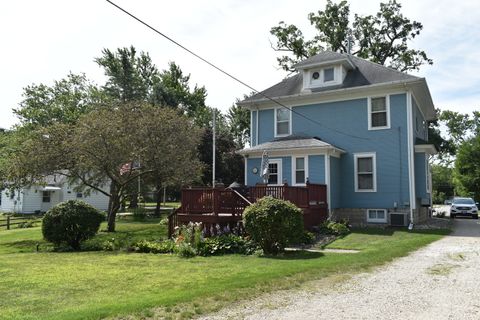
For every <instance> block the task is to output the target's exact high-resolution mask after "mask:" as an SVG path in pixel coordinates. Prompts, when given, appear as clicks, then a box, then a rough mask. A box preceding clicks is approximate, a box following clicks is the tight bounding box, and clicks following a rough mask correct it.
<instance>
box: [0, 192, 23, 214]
mask: <svg viewBox="0 0 480 320" xmlns="http://www.w3.org/2000/svg"><path fill="white" fill-rule="evenodd" d="M14 192H15V196H14V198H13V199H11V198H10V190H7V189H5V190H2V193H1V197H2V205H1V206H0V211H1V212H20V211H21V210H22V207H21V203H22V201H21V200H22V195H21V193H20V192H19V190H14Z"/></svg>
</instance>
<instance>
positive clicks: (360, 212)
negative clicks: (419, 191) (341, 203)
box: [331, 208, 428, 227]
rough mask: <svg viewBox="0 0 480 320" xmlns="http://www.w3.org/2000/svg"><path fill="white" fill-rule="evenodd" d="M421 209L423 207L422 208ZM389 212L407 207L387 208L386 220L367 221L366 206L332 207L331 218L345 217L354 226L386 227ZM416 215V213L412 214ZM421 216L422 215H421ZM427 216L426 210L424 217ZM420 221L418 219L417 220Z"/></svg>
mask: <svg viewBox="0 0 480 320" xmlns="http://www.w3.org/2000/svg"><path fill="white" fill-rule="evenodd" d="M422 209H423V208H422ZM390 212H398V213H400V212H401V213H407V214H408V213H409V210H408V209H396V210H394V209H387V222H386V223H379V222H367V209H366V208H339V209H333V210H332V212H331V218H332V219H333V220H341V219H347V220H348V221H349V222H350V224H351V225H352V226H354V227H366V226H381V227H386V226H389V225H390V214H389V213H390ZM414 216H417V215H414ZM422 217H423V215H422ZM427 217H428V210H427V215H426V216H425V219H426V218H427ZM419 221H420V220H419Z"/></svg>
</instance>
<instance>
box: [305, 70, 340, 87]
mask: <svg viewBox="0 0 480 320" xmlns="http://www.w3.org/2000/svg"><path fill="white" fill-rule="evenodd" d="M342 70H343V67H342V66H341V65H339V66H332V65H330V66H327V67H325V68H314V69H310V70H309V71H305V72H306V75H307V77H306V78H305V79H304V80H306V83H305V84H304V85H305V88H318V87H325V86H332V85H336V84H340V83H341V81H342V75H341V74H342Z"/></svg>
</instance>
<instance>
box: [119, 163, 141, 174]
mask: <svg viewBox="0 0 480 320" xmlns="http://www.w3.org/2000/svg"><path fill="white" fill-rule="evenodd" d="M137 169H140V162H137V161H133V162H128V163H125V164H124V165H122V166H121V167H120V174H121V175H124V174H125V173H128V172H130V171H131V170H137Z"/></svg>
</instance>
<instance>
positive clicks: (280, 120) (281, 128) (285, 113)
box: [275, 107, 291, 137]
mask: <svg viewBox="0 0 480 320" xmlns="http://www.w3.org/2000/svg"><path fill="white" fill-rule="evenodd" d="M290 121H291V119H290V110H289V109H287V108H284V107H281V108H277V109H275V136H276V137H278V136H288V135H289V134H290Z"/></svg>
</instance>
